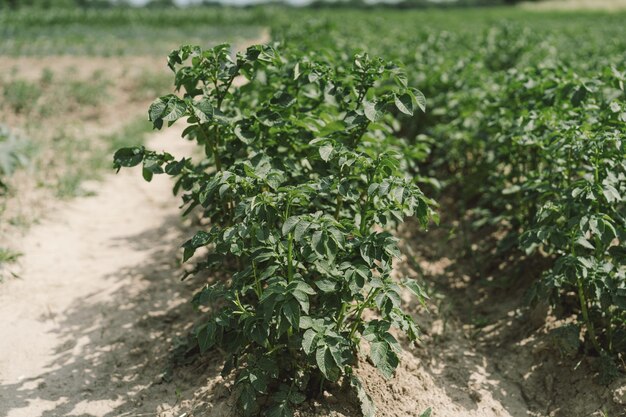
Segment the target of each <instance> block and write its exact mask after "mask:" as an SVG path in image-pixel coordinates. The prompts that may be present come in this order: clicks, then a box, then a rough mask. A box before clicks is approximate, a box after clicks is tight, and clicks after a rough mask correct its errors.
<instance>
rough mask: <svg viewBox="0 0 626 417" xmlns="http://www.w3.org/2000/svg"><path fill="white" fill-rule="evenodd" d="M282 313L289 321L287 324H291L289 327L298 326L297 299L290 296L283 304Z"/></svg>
mask: <svg viewBox="0 0 626 417" xmlns="http://www.w3.org/2000/svg"><path fill="white" fill-rule="evenodd" d="M283 314H284V315H285V318H287V321H289V324H291V327H293V328H296V329H297V328H298V327H299V326H300V305H299V304H298V301H297V300H295V299H293V298H292V299H291V300H289V301H287V302H286V303H285V304H284V305H283Z"/></svg>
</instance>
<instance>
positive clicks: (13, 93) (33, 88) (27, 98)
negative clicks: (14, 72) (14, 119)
mask: <svg viewBox="0 0 626 417" xmlns="http://www.w3.org/2000/svg"><path fill="white" fill-rule="evenodd" d="M41 94H42V91H41V88H40V87H39V86H38V85H37V84H35V83H32V82H30V81H26V80H13V81H11V82H9V83H8V84H6V85H5V86H4V91H3V97H4V101H5V103H6V104H7V105H8V106H9V109H11V110H12V111H14V112H15V113H29V112H30V111H32V110H33V109H34V108H35V106H36V104H37V101H38V100H39V97H41Z"/></svg>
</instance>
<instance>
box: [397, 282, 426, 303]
mask: <svg viewBox="0 0 626 417" xmlns="http://www.w3.org/2000/svg"><path fill="white" fill-rule="evenodd" d="M403 284H404V286H405V287H406V288H408V289H409V290H410V291H411V292H412V293H413V294H414V295H415V296H417V298H418V299H419V302H420V303H421V304H422V305H423V306H424V307H426V305H425V303H424V300H428V299H429V297H428V294H426V292H425V291H424V290H423V289H422V287H420V285H419V284H418V283H417V281H415V280H414V279H410V278H408V279H406V280H404V282H403Z"/></svg>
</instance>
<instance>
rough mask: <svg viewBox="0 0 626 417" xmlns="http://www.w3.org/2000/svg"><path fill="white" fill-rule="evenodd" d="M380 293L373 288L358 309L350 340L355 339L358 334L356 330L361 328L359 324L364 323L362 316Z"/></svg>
mask: <svg viewBox="0 0 626 417" xmlns="http://www.w3.org/2000/svg"><path fill="white" fill-rule="evenodd" d="M378 291H380V290H379V289H378V288H377V289H375V290H374V289H373V288H372V289H370V291H369V293H367V297H365V301H363V303H362V304H361V305H360V306H359V308H358V309H357V311H356V314H355V320H354V323H353V324H352V329H351V330H350V339H352V338H353V337H354V334H355V333H356V329H357V328H358V327H359V324H360V323H361V321H362V320H361V315H362V314H363V310H365V308H366V307H367V306H368V304H369V303H370V302H371V301H372V300H373V299H374V297H376V294H378Z"/></svg>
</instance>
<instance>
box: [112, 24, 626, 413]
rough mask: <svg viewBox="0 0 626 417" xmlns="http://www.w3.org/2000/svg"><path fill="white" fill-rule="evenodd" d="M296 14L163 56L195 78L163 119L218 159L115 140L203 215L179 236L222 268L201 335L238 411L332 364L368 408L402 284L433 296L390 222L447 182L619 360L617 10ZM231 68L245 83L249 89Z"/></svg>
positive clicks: (397, 316) (300, 396) (406, 324)
mask: <svg viewBox="0 0 626 417" xmlns="http://www.w3.org/2000/svg"><path fill="white" fill-rule="evenodd" d="M351 13H354V14H353V15H351V16H352V17H354V16H356V12H351ZM302 14H304V15H305V16H304V17H307V16H306V12H291V13H290V14H286V15H284V16H283V15H279V16H276V17H275V18H274V30H273V36H274V38H275V39H277V40H280V41H281V43H279V44H276V45H275V46H274V47H270V46H255V47H251V48H249V49H248V50H247V51H246V53H243V54H238V55H236V56H235V57H234V58H233V57H231V54H230V51H229V48H228V47H227V46H225V45H220V46H217V47H215V48H212V49H205V50H203V49H201V48H199V47H191V46H186V47H182V48H181V49H179V50H175V51H174V52H172V54H170V56H169V59H168V62H169V65H170V67H171V68H172V70H173V71H174V72H175V84H176V87H177V89H178V90H179V91H180V92H181V95H173V94H172V95H168V96H164V97H161V98H159V99H157V100H156V101H155V102H154V103H153V105H152V106H151V108H150V111H149V115H150V119H151V120H152V122H153V124H154V126H155V127H156V128H159V129H160V128H162V127H163V126H164V125H165V124H167V125H171V124H173V123H175V122H177V121H178V120H179V119H181V118H182V119H186V122H187V128H186V129H185V131H184V133H183V136H185V137H186V138H187V139H190V140H194V141H195V142H196V143H197V144H198V145H199V146H200V147H201V149H202V151H203V153H204V155H205V156H206V158H204V159H202V160H200V161H194V160H192V159H187V158H183V159H176V158H175V157H174V156H172V155H170V154H167V153H156V152H153V151H150V150H147V149H144V148H125V149H121V150H120V151H118V152H117V153H116V156H115V163H116V166H117V167H118V168H119V167H123V166H135V165H139V164H142V166H143V175H144V178H145V179H146V180H148V181H149V180H150V179H151V178H152V176H153V175H155V174H163V173H165V174H168V175H171V176H174V177H175V178H176V185H175V191H176V192H181V193H182V195H183V201H184V204H185V208H186V213H191V212H200V213H201V214H202V217H203V218H204V222H203V224H205V225H206V226H203V227H202V230H200V231H199V232H198V233H197V234H196V235H195V236H194V237H192V238H191V239H190V240H189V241H187V242H186V243H185V244H184V245H183V248H184V260H185V261H189V260H191V261H193V262H195V264H196V269H195V270H194V271H193V272H199V271H203V270H209V271H212V272H213V276H214V279H213V280H212V281H210V282H209V283H208V284H207V285H206V286H204V287H203V288H202V289H201V290H200V291H199V292H198V293H197V295H196V296H195V298H194V303H195V305H196V306H197V307H198V308H199V309H201V310H202V311H208V314H207V318H206V320H204V321H203V323H202V324H201V325H200V326H199V327H197V330H196V336H197V339H198V342H199V346H200V349H201V350H202V351H205V350H207V349H210V348H213V347H219V348H220V349H222V350H223V351H225V352H227V353H228V358H227V360H226V364H225V367H224V373H225V374H229V373H231V372H234V373H235V375H236V385H237V387H238V390H237V392H238V398H239V406H240V408H241V410H242V411H243V412H244V414H246V415H252V414H256V413H258V412H259V411H262V412H264V413H266V414H267V415H270V416H288V415H291V413H292V410H293V408H294V407H296V406H297V405H298V404H300V403H301V402H303V401H304V400H305V399H307V398H309V397H313V396H315V395H318V394H319V393H320V392H321V391H322V390H323V389H324V386H325V384H328V383H331V384H335V383H345V384H347V385H351V386H352V387H353V388H354V389H355V391H356V393H357V396H358V398H359V400H360V402H361V405H362V410H363V413H364V414H365V415H367V416H370V415H373V414H374V405H373V404H372V403H371V400H370V399H369V396H368V394H367V392H365V390H364V389H363V384H362V383H361V381H360V380H359V379H358V377H357V375H356V373H355V372H354V369H355V367H356V366H357V365H358V360H359V357H363V356H365V355H367V356H368V357H369V360H370V361H371V362H372V363H373V364H374V365H376V367H377V368H378V369H379V370H380V372H381V373H382V374H383V375H384V376H386V377H390V376H392V375H393V372H394V369H395V367H396V366H397V365H398V361H399V356H398V355H399V352H400V344H399V343H398V341H397V340H396V338H395V337H394V335H393V334H394V332H393V331H392V330H391V329H392V328H396V329H399V330H401V331H403V332H404V333H406V335H407V337H408V339H409V340H414V339H415V338H416V337H417V328H416V326H415V324H414V322H413V319H412V317H411V316H410V315H408V314H406V313H405V312H404V311H403V310H402V305H401V302H400V300H401V298H400V294H401V291H403V290H407V291H410V292H412V293H414V294H415V295H416V296H417V297H419V298H420V299H421V300H423V298H424V297H425V294H424V292H423V291H422V289H421V288H420V286H419V285H418V283H417V282H415V281H411V280H403V281H400V282H397V281H396V280H394V279H392V277H391V271H392V261H393V258H394V257H395V256H397V255H398V254H399V251H398V247H397V242H396V239H395V238H394V236H393V234H392V233H390V231H391V230H393V228H395V227H397V225H398V224H399V223H401V222H402V221H403V219H405V218H406V217H407V216H414V217H416V218H417V219H418V220H419V222H421V224H422V225H424V226H425V225H428V224H429V222H431V221H432V220H437V215H436V210H435V203H434V202H433V200H432V199H431V198H429V197H427V196H426V195H429V196H437V197H450V198H448V199H447V200H453V201H454V204H446V205H445V206H444V207H443V210H445V212H444V215H445V216H446V217H447V218H454V217H456V218H464V219H467V218H469V219H471V221H472V226H473V228H474V230H475V232H476V233H475V236H476V237H478V238H479V240H478V246H479V247H481V248H485V249H484V250H483V252H482V253H483V256H485V257H486V258H485V259H486V260H487V262H498V261H499V260H501V259H506V260H507V262H508V263H513V264H515V263H516V262H517V263H521V262H523V259H527V258H528V257H530V258H533V259H540V260H541V262H538V263H537V264H538V265H542V266H541V267H535V268H534V269H531V270H528V269H522V270H523V271H524V274H525V275H530V277H528V276H526V277H522V276H517V277H515V278H518V279H528V278H531V279H532V280H533V281H534V285H532V286H530V287H529V299H530V301H531V302H548V301H549V302H551V303H552V304H553V305H555V306H560V307H561V308H563V306H565V307H567V308H566V309H569V311H570V312H571V314H572V315H573V316H574V317H575V318H576V319H577V320H576V321H575V323H574V324H571V325H568V326H567V327H566V328H564V329H563V333H566V334H567V335H569V336H570V337H568V340H569V341H572V344H573V345H574V346H573V347H572V349H573V350H574V351H575V352H578V351H580V352H581V353H586V354H591V355H597V356H600V357H601V358H602V360H603V361H604V363H605V364H608V366H606V367H605V369H607V370H608V372H607V373H608V375H606V376H607V377H611V376H612V374H615V372H616V371H617V369H618V367H617V365H616V364H617V361H616V360H615V358H619V357H620V356H621V355H624V353H625V352H626V302H625V301H626V249H625V240H626V207H625V203H624V196H626V163H625V156H626V152H625V148H624V142H623V138H624V133H625V131H626V95H625V92H624V83H625V82H626V80H625V71H626V68H624V67H623V62H624V61H623V54H624V52H623V51H624V50H623V49H621V48H622V47H623V37H620V36H619V35H623V32H624V29H623V28H622V27H621V26H620V25H618V23H617V20H615V21H613V20H611V19H608V18H607V19H606V22H607V25H605V26H604V27H602V28H598V29H596V30H595V31H593V32H592V33H591V34H590V35H589V36H587V37H585V38H584V39H582V38H574V39H571V38H570V37H568V36H563V35H562V34H561V33H559V32H557V31H554V32H546V31H545V30H544V31H543V32H535V31H533V30H530V29H528V28H527V27H524V26H521V25H518V24H515V23H498V24H495V25H494V24H489V25H488V26H484V28H486V29H485V30H483V31H478V32H477V31H476V30H474V31H473V32H472V34H473V37H471V38H470V37H467V32H464V30H459V31H458V32H455V33H451V32H442V31H439V32H436V33H434V34H433V33H430V32H429V31H428V29H427V27H425V28H424V27H418V28H415V25H414V22H412V21H411V20H410V19H409V17H410V16H409V17H403V16H397V15H396V16H395V22H396V25H393V26H390V25H388V24H387V23H388V22H386V21H385V19H381V18H377V17H376V16H371V15H366V14H359V17H360V18H361V20H359V19H354V18H353V19H349V18H348V17H349V16H348V15H345V13H344V14H342V12H339V13H336V14H335V15H329V14H323V15H322V16H321V17H320V16H317V17H318V18H317V19H305V20H306V22H304V20H303V16H302ZM433 16H436V15H433ZM286 17H288V19H287V18H286ZM295 17H297V18H295ZM611 22H614V24H610V23H611ZM561 24H563V27H566V28H568V29H567V30H565V31H564V32H565V33H566V34H569V32H568V31H570V30H572V27H573V28H574V29H575V28H580V27H582V26H578V25H577V24H574V25H573V26H567V25H565V24H564V23H563V22H562V21H561ZM557 27H559V26H558V25H557ZM381 34H384V35H385V36H381ZM574 44H575V45H576V46H577V47H576V48H573V47H572V46H573V45H574ZM363 50H367V51H369V52H370V53H375V54H377V55H379V56H381V57H384V58H372V57H370V56H369V55H368V54H367V53H364V52H363ZM589 56H593V57H594V59H592V60H590V59H588V57H589ZM389 60H392V61H393V62H397V63H402V64H401V65H400V66H399V65H396V64H394V63H392V62H391V61H389ZM237 77H244V78H246V79H247V80H248V82H247V84H245V85H243V86H241V87H234V86H233V84H234V80H235V79H236V78H237ZM417 88H419V90H418V89H417ZM421 91H423V92H424V93H425V95H426V97H427V98H426V97H425V96H424V95H423V94H422V92H421ZM426 107H428V111H427V112H425V110H426ZM422 190H425V192H426V195H425V194H424V192H423V191H422ZM442 199H443V198H442ZM493 236H498V237H499V238H498V239H497V240H496V241H495V243H494V239H493V238H492V237H493ZM494 245H495V246H494ZM200 248H205V249H203V252H202V254H199V253H197V252H198V249H200ZM491 249H493V250H491ZM507 278H510V277H502V280H503V282H504V284H506V283H507V282H508V281H510V279H509V280H507ZM572 299H573V300H575V301H574V302H573V303H572ZM366 310H373V311H374V313H375V314H373V315H371V314H364V313H365V311H366ZM364 340H365V341H367V343H366V344H365V343H363V341H364Z"/></svg>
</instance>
